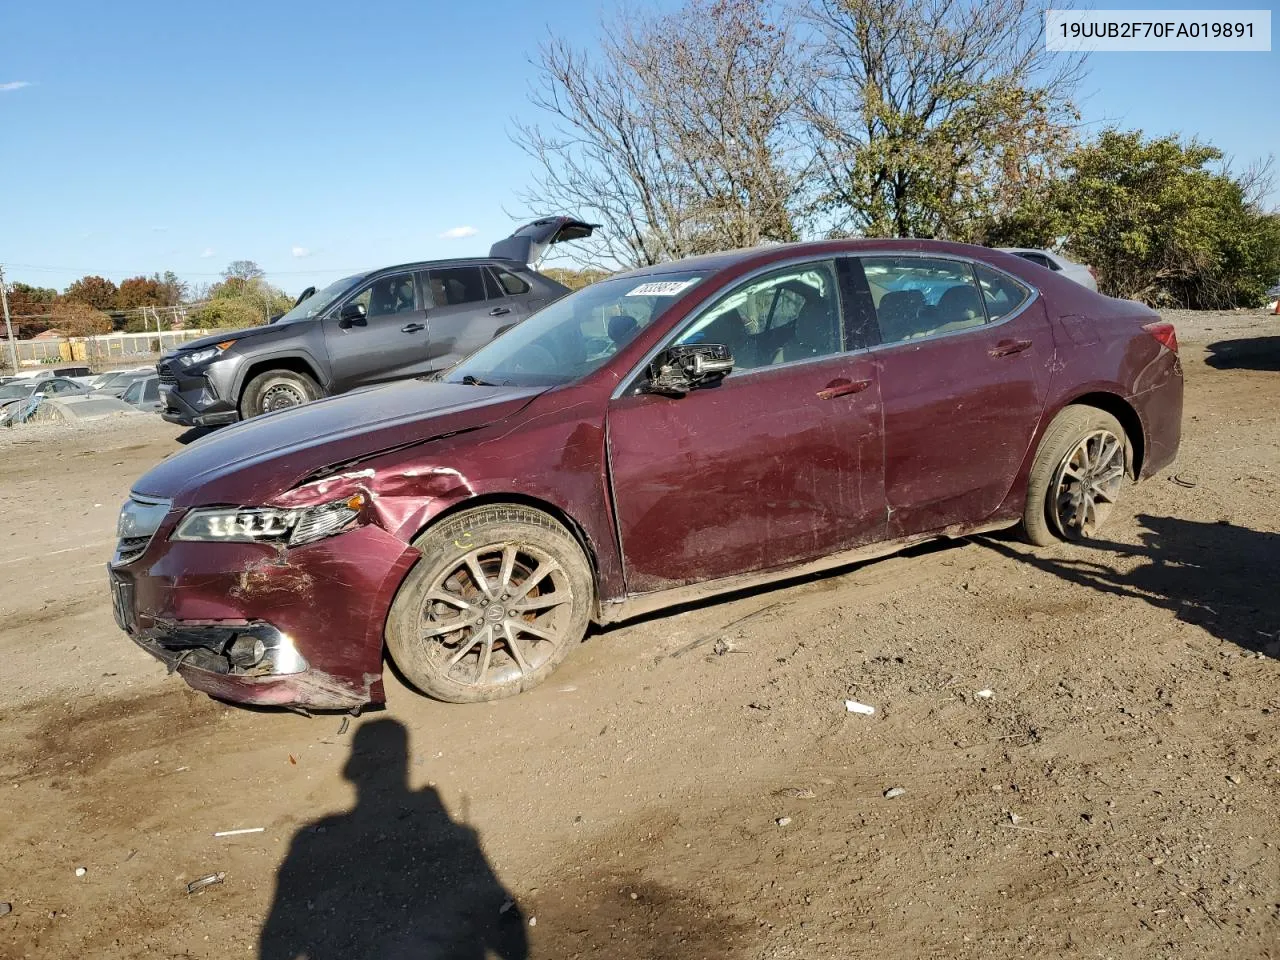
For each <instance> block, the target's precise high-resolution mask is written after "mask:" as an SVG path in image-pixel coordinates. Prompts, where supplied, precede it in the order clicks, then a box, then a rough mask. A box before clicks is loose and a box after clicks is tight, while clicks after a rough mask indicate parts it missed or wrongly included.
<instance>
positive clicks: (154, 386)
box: [142, 380, 160, 403]
mask: <svg viewBox="0 0 1280 960" xmlns="http://www.w3.org/2000/svg"><path fill="white" fill-rule="evenodd" d="M144 382H145V383H146V386H145V387H143V389H142V399H143V402H145V403H155V402H157V401H158V400H159V399H160V381H159V380H146V381H144Z"/></svg>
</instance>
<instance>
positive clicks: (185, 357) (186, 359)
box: [174, 340, 235, 367]
mask: <svg viewBox="0 0 1280 960" xmlns="http://www.w3.org/2000/svg"><path fill="white" fill-rule="evenodd" d="M233 343H235V341H234V340H223V341H222V342H221V343H215V344H214V345H213V346H212V347H205V348H203V349H201V350H192V351H191V352H190V353H180V354H178V355H177V356H176V357H175V358H174V359H176V360H177V361H178V362H179V363H180V364H182V365H183V366H184V367H194V366H195V365H196V364H198V363H205V362H206V361H208V360H212V359H213V358H214V357H216V356H220V355H221V353H222V351H223V350H225V349H227V347H229V346H231V345H232V344H233Z"/></svg>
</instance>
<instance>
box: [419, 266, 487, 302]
mask: <svg viewBox="0 0 1280 960" xmlns="http://www.w3.org/2000/svg"><path fill="white" fill-rule="evenodd" d="M428 283H429V284H430V286H431V301H432V303H434V304H435V305H436V306H437V307H456V306H458V305H460V304H463V303H476V302H478V301H480V300H483V299H485V292H484V274H483V273H481V271H480V268H479V267H448V268H446V269H443V270H432V271H431V274H430V278H429V280H428Z"/></svg>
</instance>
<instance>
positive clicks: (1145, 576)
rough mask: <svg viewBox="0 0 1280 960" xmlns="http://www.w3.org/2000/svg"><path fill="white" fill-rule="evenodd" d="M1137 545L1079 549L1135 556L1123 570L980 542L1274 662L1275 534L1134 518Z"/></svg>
mask: <svg viewBox="0 0 1280 960" xmlns="http://www.w3.org/2000/svg"><path fill="white" fill-rule="evenodd" d="M1137 520H1138V522H1139V523H1140V524H1141V525H1142V527H1143V528H1144V529H1143V532H1142V533H1141V534H1140V535H1139V537H1140V539H1141V540H1142V544H1141V545H1140V546H1134V545H1132V544H1127V543H1116V542H1112V541H1106V540H1092V541H1088V542H1087V543H1086V544H1083V545H1084V546H1090V547H1094V548H1095V549H1098V550H1107V551H1110V552H1112V553H1116V554H1120V555H1122V556H1128V557H1136V558H1138V559H1139V561H1140V562H1139V563H1138V564H1137V565H1136V566H1134V567H1133V568H1132V569H1130V570H1127V571H1121V570H1117V569H1116V568H1115V567H1112V566H1109V565H1107V564H1105V563H1099V562H1097V561H1094V560H1087V559H1075V558H1070V559H1067V558H1054V557H1048V556H1044V555H1041V554H1036V553H1032V552H1031V550H1030V548H1026V549H1025V550H1024V549H1019V548H1017V547H1015V546H1013V545H1012V544H1010V543H1002V542H1000V541H998V540H993V539H990V538H984V539H982V540H981V541H980V542H981V543H982V544H983V545H984V546H986V547H987V548H988V549H991V550H995V551H996V552H997V553H1002V554H1004V555H1005V556H1007V557H1012V558H1014V559H1017V560H1019V561H1021V562H1023V563H1027V564H1030V565H1031V566H1033V567H1036V568H1038V569H1040V570H1044V571H1045V572H1047V573H1052V574H1054V575H1055V576H1058V577H1061V578H1062V579H1064V580H1068V581H1070V582H1072V583H1077V584H1080V585H1081V586H1085V587H1089V588H1091V589H1094V590H1099V591H1101V592H1103V593H1110V594H1114V595H1116V596H1124V597H1137V598H1140V599H1142V600H1145V601H1146V602H1147V603H1150V604H1151V605H1153V606H1156V607H1161V608H1163V609H1165V610H1169V611H1172V612H1173V613H1174V614H1175V615H1176V616H1177V617H1178V619H1179V620H1182V621H1184V622H1186V623H1194V624H1196V625H1197V626H1199V627H1201V628H1203V629H1204V630H1205V631H1207V632H1208V633H1211V634H1213V635H1214V636H1215V637H1217V638H1218V639H1220V640H1225V641H1227V642H1229V643H1234V644H1236V645H1237V646H1239V647H1241V648H1243V649H1245V650H1251V651H1253V652H1255V653H1259V652H1260V653H1264V654H1266V655H1268V656H1271V657H1276V658H1280V638H1278V636H1277V632H1276V631H1277V629H1280V627H1278V624H1277V621H1280V590H1277V589H1276V585H1275V570H1276V567H1277V565H1278V564H1280V534H1275V533H1267V532H1265V531H1258V530H1250V529H1248V528H1247V527H1238V526H1236V525H1234V524H1230V523H1202V522H1199V521H1195V520H1182V519H1179V518H1177V517H1154V516H1150V515H1147V514H1139V515H1138V517H1137Z"/></svg>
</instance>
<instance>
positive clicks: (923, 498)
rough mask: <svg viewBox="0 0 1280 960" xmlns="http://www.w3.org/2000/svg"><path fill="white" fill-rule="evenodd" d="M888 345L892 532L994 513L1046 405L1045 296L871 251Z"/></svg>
mask: <svg viewBox="0 0 1280 960" xmlns="http://www.w3.org/2000/svg"><path fill="white" fill-rule="evenodd" d="M859 259H860V261H861V264H862V267H863V269H864V276H865V279H866V284H867V286H866V288H865V289H868V290H869V292H870V295H871V298H872V299H873V300H874V302H875V310H876V315H877V318H878V321H879V325H880V331H881V339H882V341H883V342H882V344H881V345H880V346H878V347H876V348H875V349H874V350H873V354H874V356H875V358H876V361H877V363H878V365H879V370H880V391H881V396H882V398H883V402H884V437H885V498H886V500H887V502H888V508H889V536H890V537H891V538H895V537H902V536H910V535H912V534H917V533H927V532H930V531H934V530H942V529H945V528H946V527H950V526H953V525H973V524H978V523H981V522H983V521H985V520H987V519H989V518H990V517H991V516H992V514H993V513H994V512H995V511H996V509H997V508H998V507H999V506H1000V504H1001V503H1002V502H1003V501H1004V499H1005V497H1006V496H1007V495H1008V493H1009V490H1010V488H1011V487H1012V485H1013V480H1014V477H1015V476H1016V475H1017V472H1018V469H1019V467H1020V466H1021V465H1022V462H1023V459H1024V458H1025V456H1026V454H1027V449H1028V447H1029V446H1030V444H1031V440H1032V436H1033V434H1034V433H1035V429H1036V425H1037V423H1038V422H1039V419H1040V415H1041V412H1042V411H1043V410H1044V404H1045V397H1046V394H1047V391H1048V385H1049V376H1050V366H1051V363H1052V360H1053V357H1054V345H1053V335H1052V332H1051V329H1050V327H1049V322H1048V319H1047V317H1046V315H1045V311H1044V305H1043V301H1041V300H1039V299H1033V298H1032V291H1031V290H1030V289H1029V288H1027V287H1025V286H1024V285H1022V284H1021V283H1019V282H1018V281H1016V280H1014V279H1013V278H1012V277H1009V276H1008V275H1006V274H1003V273H1000V272H999V271H996V270H993V269H991V268H989V267H987V266H985V265H982V264H976V265H975V264H972V263H970V262H969V261H966V260H952V259H943V258H929V257H910V256H897V257H862V258H859Z"/></svg>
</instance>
